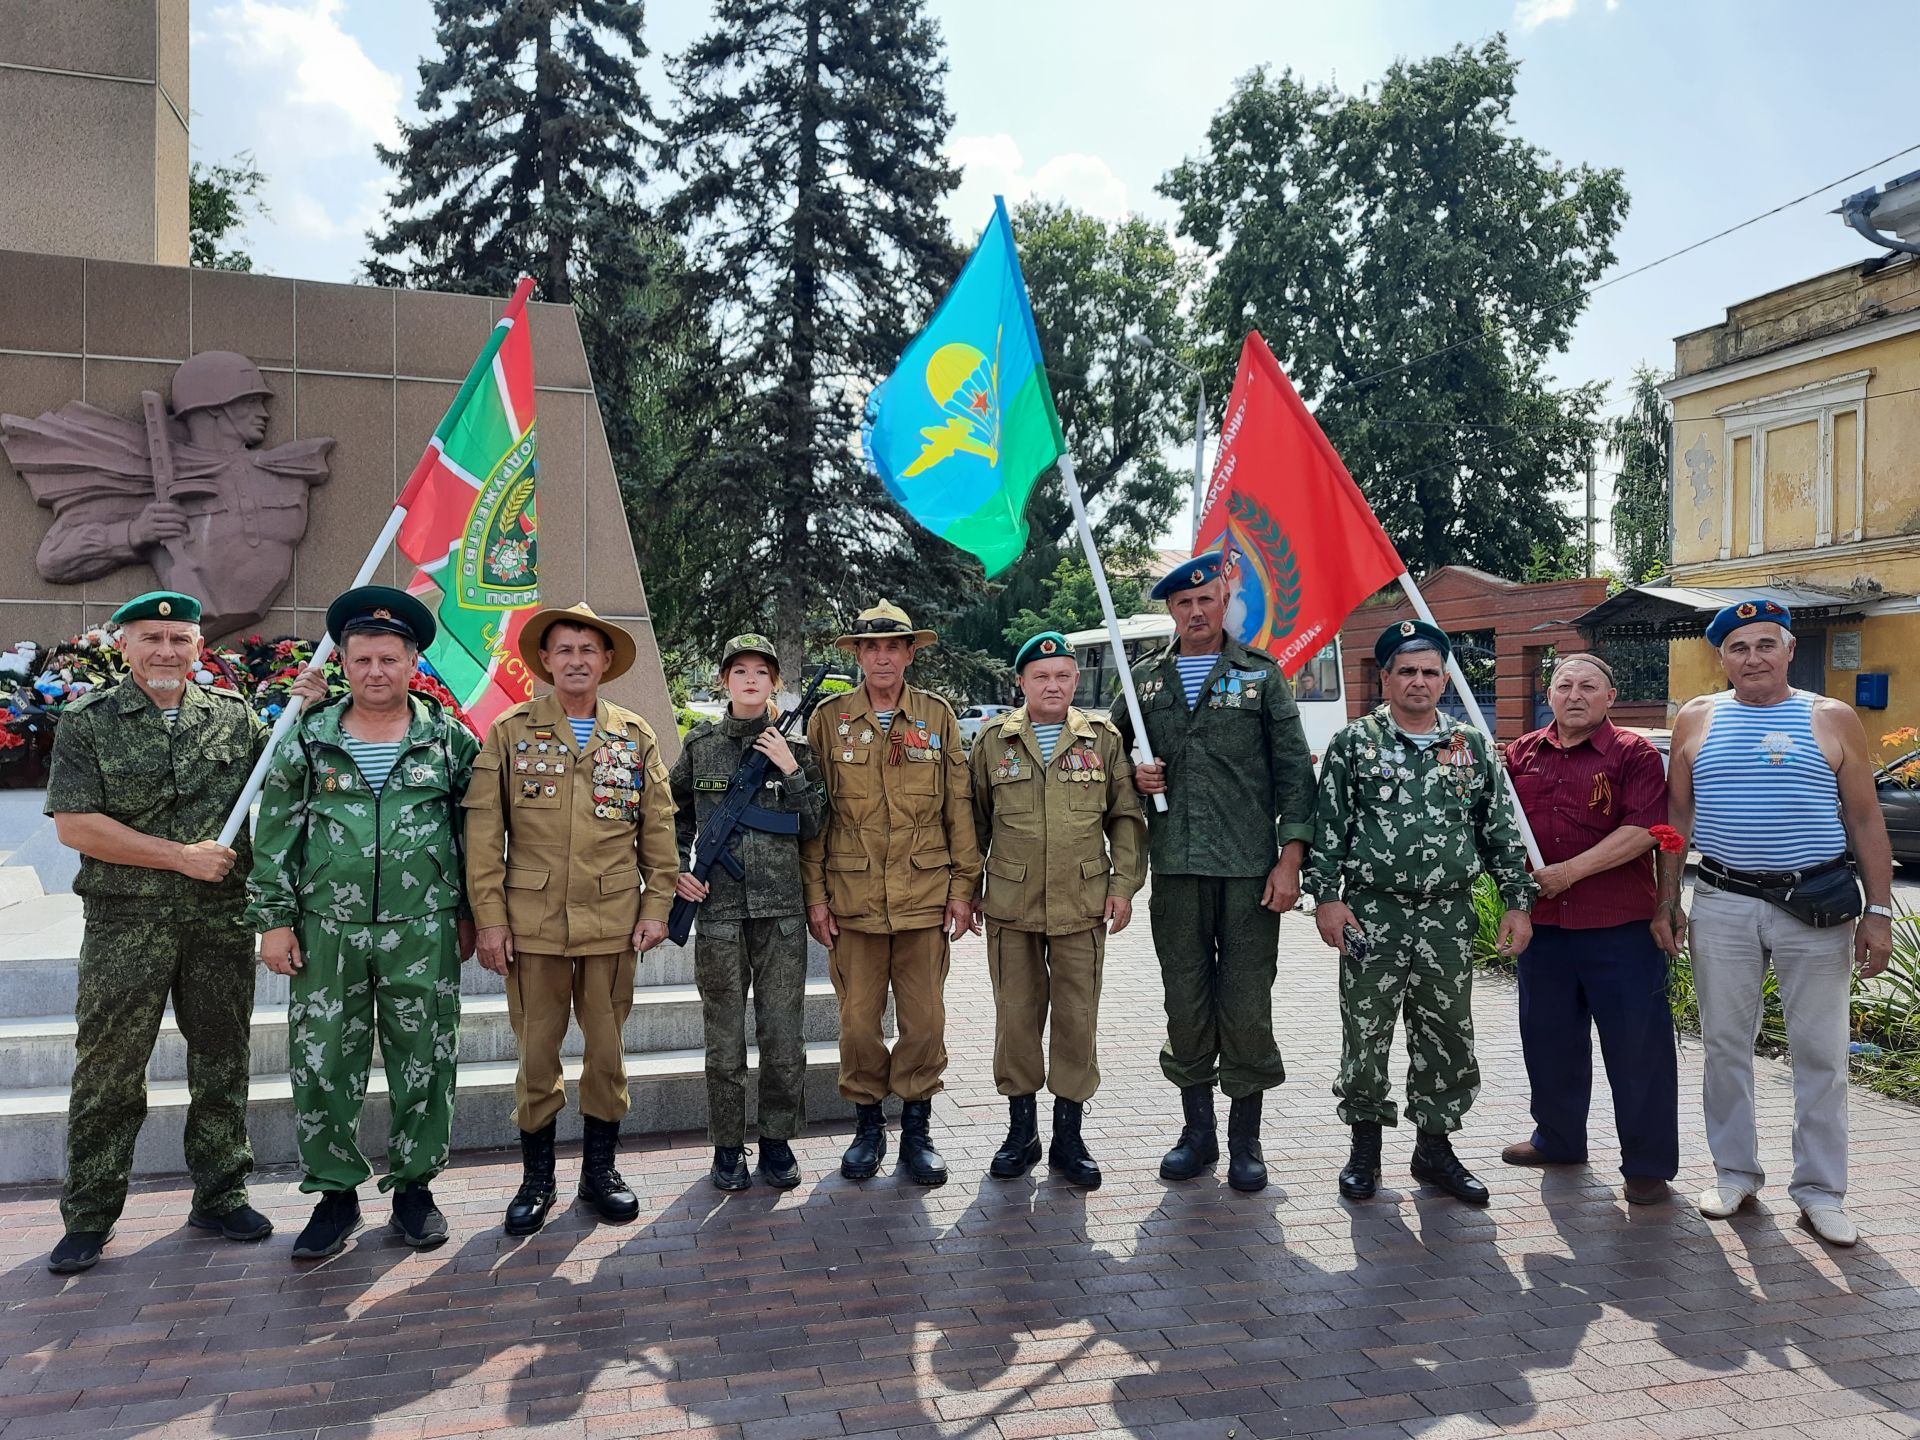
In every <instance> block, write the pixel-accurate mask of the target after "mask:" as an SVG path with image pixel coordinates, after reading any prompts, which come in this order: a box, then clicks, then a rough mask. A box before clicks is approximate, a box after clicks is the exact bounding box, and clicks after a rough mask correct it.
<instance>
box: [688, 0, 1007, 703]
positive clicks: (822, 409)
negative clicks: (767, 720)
mask: <svg viewBox="0 0 1920 1440" xmlns="http://www.w3.org/2000/svg"><path fill="white" fill-rule="evenodd" d="M669 68H670V72H671V74H672V75H673V78H674V81H675V83H676V86H677V88H678V90H679V93H680V104H679V112H678V114H677V115H676V116H675V118H674V119H673V121H672V122H671V123H670V124H669V125H668V127H667V144H666V147H665V151H664V154H665V156H666V158H667V161H668V163H669V164H670V165H671V167H672V168H673V169H674V170H675V171H676V172H677V173H678V174H679V175H680V176H681V177H682V178H683V184H682V188H681V189H680V190H679V191H678V192H677V193H676V194H675V195H674V196H673V197H672V199H671V200H670V201H669V202H668V204H667V206H666V208H665V211H664V215H665V217H666V218H667V219H668V220H669V221H670V222H671V223H672V224H673V225H674V227H675V228H676V231H677V232H678V233H680V234H682V235H684V236H685V238H686V241H687V244H688V246H689V256H690V261H691V265H692V270H693V274H692V276H691V279H690V283H689V289H688V292H687V303H688V305H689V306H690V307H691V310H692V312H693V314H694V315H695V316H696V317H697V321H698V326H699V328H706V327H707V326H711V329H712V332H713V333H714V335H715V336H716V345H717V350H716V354H715V357H714V358H715V361H716V363H715V364H713V365H712V366H701V367H699V368H698V369H697V370H696V371H694V372H693V373H691V374H690V375H689V376H688V380H689V384H690V386H691V390H690V393H689V395H688V398H687V401H686V405H687V408H690V409H692V410H695V411H699V412H703V413H714V414H718V415H720V416H721V417H722V418H721V420H720V423H719V426H718V429H717V433H716V434H715V435H714V436H712V437H711V439H710V441H709V442H708V443H705V444H703V445H702V446H701V447H700V448H699V450H698V452H697V453H696V454H695V455H694V456H692V457H690V459H689V462H688V464H686V465H685V466H683V467H682V469H681V471H680V473H679V474H678V475H676V476H675V477H674V485H675V488H676V492H677V495H676V499H675V503H676V504H679V505H680V506H682V507H685V508H689V509H691V510H692V511H694V512H696V513H698V514H700V515H703V516H705V517H707V521H708V528H705V529H703V531H702V547H701V548H702V551H703V554H704V555H705V556H706V557H707V561H708V563H707V565H706V567H705V568H706V575H705V577H704V579H705V581H706V586H705V591H704V593H705V594H706V597H707V601H708V604H707V608H706V610H705V612H704V618H703V620H702V621H701V622H700V624H701V626H702V627H703V628H704V632H705V633H703V634H700V635H697V636H696V635H688V636H679V637H675V638H676V639H677V640H680V641H681V642H682V643H687V642H690V641H691V642H694V643H707V644H711V642H713V641H714V640H716V639H718V638H719V637H721V636H724V635H725V634H726V633H727V632H728V631H729V630H731V629H732V628H734V627H735V626H740V627H742V628H744V627H745V626H746V625H747V624H754V625H758V626H762V627H764V628H766V629H768V630H769V631H770V632H771V633H772V635H773V638H774V641H775V643H776V645H777V646H778V648H779V650H780V653H781V658H782V661H783V662H784V665H785V668H786V669H788V670H789V671H794V670H795V667H797V665H798V664H799V661H800V657H801V654H802V651H803V649H804V646H805V642H806V637H807V633H808V630H809V625H810V624H811V625H812V627H813V628H814V630H815V631H816V632H823V631H825V630H827V629H830V628H831V627H832V626H833V625H834V624H835V623H837V622H839V621H842V620H844V619H845V618H847V614H848V612H849V611H851V610H855V609H858V608H860V606H862V605H864V604H870V603H872V600H873V599H874V598H875V597H877V596H879V595H888V596H890V598H892V599H894V600H895V601H896V602H898V603H902V604H906V605H908V606H909V608H910V609H913V610H914V617H915V620H916V622H917V623H938V622H939V621H940V620H941V619H942V618H943V616H944V615H945V614H947V613H950V611H951V609H952V608H954V607H956V606H957V604H958V603H959V599H960V597H961V595H962V593H963V585H964V582H965V577H966V575H967V567H968V566H969V565H970V564H972V562H970V561H967V560H965V558H964V557H963V556H961V554H960V552H958V551H955V550H953V549H952V548H951V547H949V546H946V545H944V544H942V543H941V542H940V541H938V540H936V539H934V538H932V537H930V536H928V535H926V534H924V533H919V532H915V531H914V530H912V529H911V527H910V526H909V524H908V522H907V521H906V520H905V518H904V516H902V515H901V513H900V512H899V511H898V510H897V509H895V508H894V507H893V506H892V505H891V503H890V502H889V501H888V500H887V499H886V496H885V492H884V490H883V488H882V487H881V485H880V483H879V481H878V480H877V479H876V478H875V477H874V476H873V475H872V474H871V473H870V472H869V470H868V469H867V466H866V465H865V463H864V461H863V459H862V457H861V454H860V449H859V444H858V439H857V436H858V432H859V425H860V412H861V405H862V403H863V401H864V399H865V396H866V393H867V391H868V389H869V388H870V386H871V385H872V384H873V383H874V382H875V381H876V380H877V379H879V378H880V377H881V376H883V375H885V374H886V373H887V372H888V371H889V370H890V369H891V368H892V367H893V365H894V363H895V362H896V361H897V360H898V358H899V355H900V350H901V347H902V346H903V345H904V343H905V341H906V340H907V338H908V336H909V335H910V334H911V333H912V331H913V329H914V328H915V327H917V326H918V325H919V324H920V323H921V322H922V321H923V320H924V319H925V317H926V315H927V313H928V312H929V311H930V309H931V307H932V305H933V304H934V302H935V300H936V299H937V297H938V296H939V294H940V293H941V292H942V291H943V290H944V289H945V287H946V285H947V284H948V283H949V282H950V281H951V279H952V277H953V274H954V272H955V268H956V260H957V257H956V255H955V252H954V248H953V243H952V240H951V237H950V235H949V231H948V227H947V225H946V223H945V221H944V220H943V219H942V218H941V217H940V215H939V213H938V211H937V209H936V206H937V205H938V203H939V200H940V198H941V196H942V195H944V194H945V193H946V192H947V191H949V190H950V189H952V187H953V186H954V184H955V183H956V181H957V176H956V174H955V172H954V170H953V168H952V167H951V166H950V165H949V164H948V163H947V162H946V161H945V160H944V159H943V158H942V156H941V144H942V142H943V141H944V140H945V138H946V135H947V131H948V128H949V126H950V125H951V123H952V121H951V117H950V116H949V114H948V112H947V108H946V103H945V100H944V98H943V81H944V77H945V69H946V67H945V62H944V60H943V59H942V52H941V44H940V37H939V32H938V29H937V27H936V26H935V25H934V23H933V22H932V21H931V20H929V19H928V18H927V16H926V14H925V7H924V5H923V4H922V3H921V0H717V3H716V4H715V6H714V28H713V29H712V31H711V32H710V33H708V34H707V35H706V36H705V37H703V38H702V39H700V40H699V41H697V42H696V43H695V44H694V45H693V46H692V47H691V48H690V49H689V50H688V51H687V52H686V53H685V54H684V55H682V56H680V57H679V58H678V59H677V61H675V62H674V63H673V64H672V65H671V66H670V67H669ZM694 568H699V567H697V566H696V567H694ZM972 574H973V577H974V579H975V581H976V582H977V580H978V574H979V572H978V568H977V566H975V567H974V568H973V570H972ZM699 578H701V577H698V576H695V575H692V574H690V575H689V576H688V577H687V581H688V583H697V581H698V580H699ZM916 607H917V608H916ZM936 653H937V652H936Z"/></svg>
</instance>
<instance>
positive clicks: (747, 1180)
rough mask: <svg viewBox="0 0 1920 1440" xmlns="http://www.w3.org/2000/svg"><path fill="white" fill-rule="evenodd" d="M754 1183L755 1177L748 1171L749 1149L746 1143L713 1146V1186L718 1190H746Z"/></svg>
mask: <svg viewBox="0 0 1920 1440" xmlns="http://www.w3.org/2000/svg"><path fill="white" fill-rule="evenodd" d="M751 1184H753V1177H752V1176H751V1175H749V1174H748V1173H747V1150H746V1147H745V1146H744V1145H716V1146H714V1148H713V1188H714V1189H716V1190H745V1189H746V1188H747V1187H748V1186H750V1185H751Z"/></svg>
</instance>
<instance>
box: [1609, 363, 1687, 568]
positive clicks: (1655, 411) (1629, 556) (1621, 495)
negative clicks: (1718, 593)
mask: <svg viewBox="0 0 1920 1440" xmlns="http://www.w3.org/2000/svg"><path fill="white" fill-rule="evenodd" d="M1666 378H1667V377H1666V376H1665V375H1664V374H1663V373H1661V372H1660V371H1658V370H1655V369H1653V368H1652V367H1651V366H1647V365H1642V366H1639V367H1638V368H1636V369H1635V370H1634V372H1633V390H1632V395H1633V403H1632V405H1631V407H1630V408H1629V409H1628V410H1627V413H1626V414H1624V415H1618V416H1615V417H1614V418H1613V419H1612V420H1609V421H1608V422H1607V427H1606V440H1607V454H1608V457H1609V458H1610V459H1613V460H1616V461H1618V462H1619V469H1618V471H1617V472H1616V474H1615V476H1614V481H1613V553H1614V555H1615V557H1616V558H1617V560H1618V561H1619V566H1620V569H1621V571H1622V573H1624V574H1625V575H1626V577H1627V579H1628V580H1629V581H1630V582H1639V581H1642V580H1650V579H1652V578H1653V577H1654V576H1656V575H1659V574H1661V573H1662V572H1664V571H1665V570H1666V568H1667V563H1668V560H1669V554H1670V552H1669V547H1668V543H1667V521H1668V517H1669V515H1670V513H1671V511H1670V509H1669V504H1668V499H1667V485H1668V483H1669V477H1670V476H1671V475H1672V473H1673V472H1672V468H1671V467H1672V464H1673V446H1672V437H1673V429H1672V426H1671V425H1670V424H1669V422H1668V419H1667V402H1666V401H1665V400H1664V399H1662V398H1661V395H1660V382H1661V381H1663V380H1665V379H1666Z"/></svg>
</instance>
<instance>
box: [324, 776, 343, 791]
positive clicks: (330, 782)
mask: <svg viewBox="0 0 1920 1440" xmlns="http://www.w3.org/2000/svg"><path fill="white" fill-rule="evenodd" d="M326 788H327V789H329V790H338V789H339V788H340V782H339V781H337V780H335V779H334V778H333V776H331V775H329V776H327V784H326Z"/></svg>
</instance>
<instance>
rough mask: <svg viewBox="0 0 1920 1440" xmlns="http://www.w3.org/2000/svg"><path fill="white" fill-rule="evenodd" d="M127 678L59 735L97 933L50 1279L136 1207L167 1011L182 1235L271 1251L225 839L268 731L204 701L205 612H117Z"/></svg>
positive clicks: (83, 976)
mask: <svg viewBox="0 0 1920 1440" xmlns="http://www.w3.org/2000/svg"><path fill="white" fill-rule="evenodd" d="M108 623H109V624H110V625H113V626H116V627H118V629H119V640H118V645H119V648H120V654H121V656H122V657H123V658H124V659H125V660H126V662H127V670H128V675H127V678H126V679H124V680H122V681H120V682H119V683H118V684H117V685H111V686H107V687H105V688H103V689H99V690H92V691H89V692H88V693H87V694H85V695H82V696H80V697H79V698H78V699H76V700H74V701H72V702H71V703H69V704H68V706H67V708H66V711H65V713H64V714H62V716H61V718H60V725H59V728H58V729H57V730H55V732H54V741H53V763H52V765H51V767H50V770H49V773H48V776H47V804H46V809H47V814H49V815H51V816H52V817H53V823H54V825H55V827H56V828H57V830H58V831H59V835H60V840H61V843H63V844H65V845H68V846H70V847H72V848H73V849H75V850H77V851H79V852H80V873H79V875H78V876H77V877H76V878H75V880H74V882H73V888H74V891H75V892H76V893H77V894H78V895H79V896H80V898H81V903H82V906H83V908H84V912H85V916H86V930H85V931H84V933H83V935H82V937H81V941H80V972H79V996H78V999H77V1001H76V1003H75V1006H74V1019H75V1021H76V1023H77V1026H78V1031H77V1034H76V1036H75V1039H74V1069H73V1091H72V1100H71V1101H70V1103H69V1105H68V1109H67V1183H66V1190H65V1192H64V1194H63V1195H62V1196H61V1199H60V1214H61V1218H62V1220H64V1221H65V1223H66V1234H65V1235H64V1236H62V1237H61V1240H60V1243H59V1244H58V1245H56V1246H55V1247H54V1250H53V1254H52V1256H51V1257H50V1258H49V1259H48V1262H47V1263H48V1268H49V1269H51V1270H52V1271H53V1272H54V1273H55V1274H59V1275H71V1274H75V1273H77V1272H79V1271H81V1270H86V1269H90V1268H91V1267H92V1266H93V1265H94V1264H95V1263H97V1262H98V1261H99V1259H100V1252H101V1250H102V1249H103V1248H104V1247H105V1246H106V1243H107V1241H108V1240H110V1239H111V1238H112V1237H113V1227H114V1223H115V1222H116V1221H117V1220H118V1219H119V1218H120V1212H121V1210H122V1209H123V1208H124V1207H125V1205H126V1199H127V1177H128V1175H129V1173H130V1172H131V1171H132V1169H133V1148H134V1142H135V1140H136V1139H137V1138H138V1136H139V1134H140V1124H141V1121H142V1120H143V1119H144V1118H145V1117H146V1113H147V1066H148V1063H149V1061H150V1060H151V1059H152V1057H153V1043H154V1039H155V1037H156V1036H157V1035H158V1033H159V1030H160V1020H161V1016H162V1014H163V1012H165V1010H166V1009H167V1006H168V1004H169V1002H171V1004H172V1006H173V1012H174V1016H175V1018H176V1020H177V1021H178V1022H179V1026H180V1033H181V1036H182V1037H183V1038H184V1039H185V1040H186V1042H187V1053H188V1063H187V1090H188V1094H189V1096H190V1101H189V1104H188V1106H187V1123H186V1128H187V1134H186V1157H187V1168H188V1169H189V1170H190V1171H192V1173H193V1208H192V1210H191V1211H190V1212H189V1214H188V1216H187V1223H188V1224H189V1225H191V1226H193V1227H194V1228H195V1229H197V1230H206V1231H211V1232H213V1233H215V1234H218V1235H221V1236H223V1237H224V1238H226V1239H228V1240H261V1239H264V1238H265V1237H266V1236H268V1235H269V1234H271V1233H272V1231H273V1226H272V1224H271V1223H269V1222H268V1220H267V1218H266V1217H265V1216H264V1215H262V1214H260V1212H259V1211H257V1210H255V1209H254V1208H253V1207H252V1206H251V1205H249V1204H248V1203H247V1183H246V1182H247V1175H248V1173H249V1172H250V1171H251V1170H252V1169H253V1149H252V1147H251V1146H250V1145H249V1144H248V1142H247V1079H248V1074H249V1072H250V1071H251V1069H252V1064H251V1060H250V1049H251V1046H250V1042H249V1035H248V1026H249V1023H250V1021H251V1018H252V1015H253V977H254V965H253V955H254V949H253V932H252V931H251V930H250V929H248V928H247V926H246V924H245V922H244V920H243V919H242V911H243V910H244V909H245V906H246V879H247V869H248V866H249V865H250V864H251V861H252V856H251V851H250V849H249V847H248V843H247V837H246V834H245V832H244V831H243V832H242V833H241V835H240V837H239V839H238V840H237V841H236V843H235V845H234V848H232V849H229V848H228V847H226V846H225V845H222V844H220V843H219V841H218V840H217V839H216V838H215V837H216V836H218V835H219V833H220V827H221V826H222V825H223V824H224V823H225V822H226V818H227V815H228V814H229V812H231V811H232V809H233V807H234V804H235V802H236V801H238V800H239V798H240V792H241V790H242V789H243V788H244V787H245V785H246V781H247V776H248V775H249V774H250V773H251V771H252V769H253V762H254V761H255V759H257V758H258V756H259V754H260V750H261V747H262V746H263V745H264V744H265V742H266V730H265V728H264V727H263V726H262V725H261V724H260V722H259V720H257V719H256V718H255V717H254V714H253V710H252V708H251V707H250V706H248V705H247V704H246V703H245V702H244V701H243V700H242V699H241V698H240V697H239V696H238V695H235V694H233V693H232V692H230V691H225V690H214V689H210V688H206V687H202V686H199V685H196V684H194V682H193V672H194V668H195V667H196V666H197V665H198V664H199V661H200V602H199V600H197V599H196V598H195V597H193V596H191V595H185V594H182V593H180V592H179V591H176V590H154V591H150V592H149V593H147V594H145V595H140V596H137V597H135V598H134V599H132V600H129V601H128V602H127V603H126V604H124V605H122V606H121V607H120V608H119V609H118V610H116V611H114V613H113V616H112V619H111V620H110V621H109V622H108Z"/></svg>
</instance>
